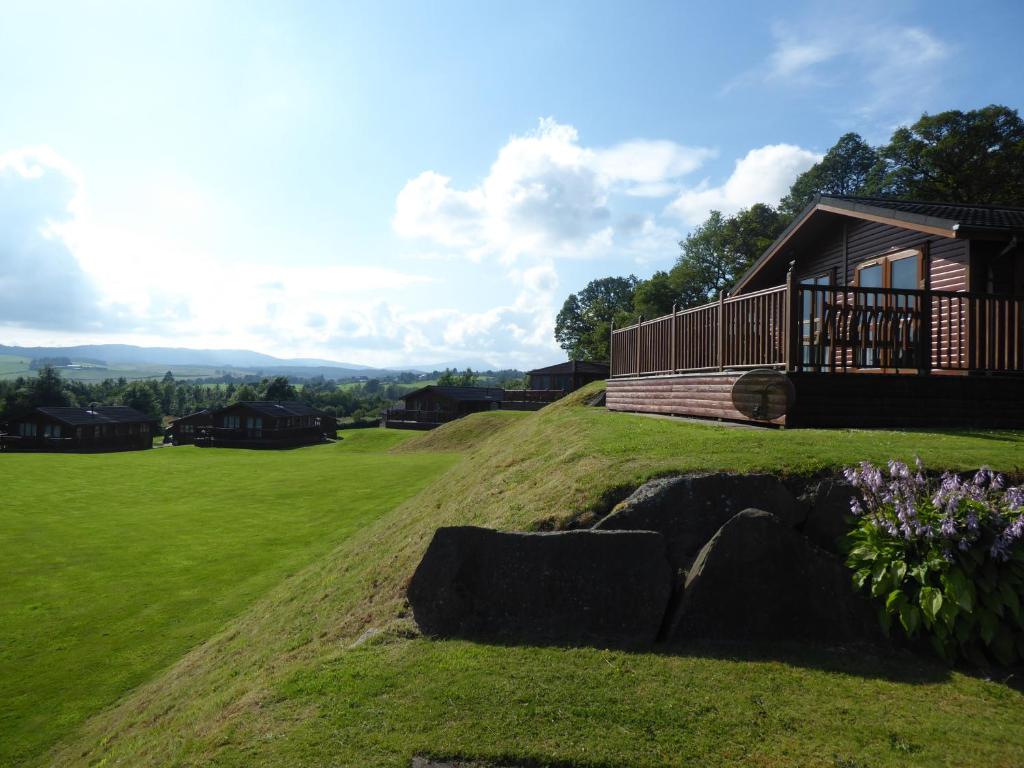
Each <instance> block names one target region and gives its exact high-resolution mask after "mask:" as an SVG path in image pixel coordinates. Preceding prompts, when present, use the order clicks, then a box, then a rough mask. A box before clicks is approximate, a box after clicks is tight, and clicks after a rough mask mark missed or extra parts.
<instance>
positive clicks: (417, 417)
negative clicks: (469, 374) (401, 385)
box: [383, 384, 505, 429]
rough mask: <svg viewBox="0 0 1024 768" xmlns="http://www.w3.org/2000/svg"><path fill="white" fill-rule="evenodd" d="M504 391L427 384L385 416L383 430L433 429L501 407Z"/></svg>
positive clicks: (493, 388)
mask: <svg viewBox="0 0 1024 768" xmlns="http://www.w3.org/2000/svg"><path fill="white" fill-rule="evenodd" d="M504 397H505V390H503V389H501V388H499V387H440V386H437V385H436V384H430V385H428V386H426V387H421V388H420V389H417V390H415V391H413V392H410V393H408V394H407V395H406V396H405V397H403V398H402V401H401V402H400V403H399V405H400V407H398V408H389V409H388V410H387V411H386V412H385V413H384V418H383V424H384V426H385V427H392V428H396V429H433V428H434V427H436V426H438V425H440V424H445V423H447V422H449V421H454V420H455V419H460V418H462V417H463V416H468V415H469V414H471V413H478V412H479V411H492V410H497V409H499V408H500V407H501V401H502V400H503V399H504Z"/></svg>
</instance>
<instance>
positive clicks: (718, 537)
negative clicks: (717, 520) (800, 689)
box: [669, 509, 879, 643]
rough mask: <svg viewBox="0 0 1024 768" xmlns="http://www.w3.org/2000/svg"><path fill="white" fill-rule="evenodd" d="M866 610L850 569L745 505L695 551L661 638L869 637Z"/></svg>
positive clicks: (873, 631) (873, 634)
mask: <svg viewBox="0 0 1024 768" xmlns="http://www.w3.org/2000/svg"><path fill="white" fill-rule="evenodd" d="M878 636H879V629H878V624H877V620H876V618H875V614H874V611H873V610H872V608H871V606H870V605H869V603H868V602H867V600H865V599H864V598H862V597H861V596H859V595H857V594H856V593H855V592H854V590H853V586H852V583H851V580H850V571H849V570H848V569H847V568H846V567H845V566H844V565H843V564H842V563H841V562H840V561H839V560H838V559H837V558H836V557H834V556H833V555H831V554H829V553H828V552H825V551H824V550H822V549H819V548H818V547H816V546H815V545H814V544H812V543H811V542H810V541H808V540H807V539H806V538H804V537H803V536H802V535H800V533H798V532H797V531H794V530H793V529H792V528H790V527H788V526H786V525H783V524H782V523H781V522H780V521H779V519H778V518H777V517H775V516H774V515H772V514H770V513H768V512H763V511H760V510H756V509H747V510H744V511H743V512H740V513H739V514H737V515H736V516H735V517H733V518H732V519H731V520H729V521H728V522H727V523H726V524H725V525H723V526H722V527H721V529H720V530H719V531H718V532H717V533H716V534H715V535H714V536H713V537H712V539H711V540H710V541H709V542H708V543H707V545H706V546H705V547H704V548H703V549H702V550H701V551H700V554H698V556H697V559H696V561H694V564H693V567H692V568H691V569H690V572H689V574H688V575H687V578H686V586H685V589H684V592H683V598H682V601H681V602H680V604H679V606H678V608H677V609H676V611H675V615H674V616H673V617H672V621H671V623H670V626H669V638H670V639H680V638H684V637H703V638H714V639H724V640H812V641H819V642H829V643H837V642H838V643H841V642H850V641H861V640H875V639H877V638H878Z"/></svg>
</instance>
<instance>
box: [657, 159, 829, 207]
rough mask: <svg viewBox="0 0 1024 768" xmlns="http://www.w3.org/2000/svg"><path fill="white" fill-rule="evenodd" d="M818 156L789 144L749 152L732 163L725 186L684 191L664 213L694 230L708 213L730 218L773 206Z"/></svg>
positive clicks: (705, 182) (706, 184) (702, 186)
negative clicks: (753, 207)
mask: <svg viewBox="0 0 1024 768" xmlns="http://www.w3.org/2000/svg"><path fill="white" fill-rule="evenodd" d="M819 160H821V155H819V154H815V153H814V152H811V151H809V150H806V149H803V148H801V147H798V146H795V145H793V144H770V145H768V146H765V147H760V148H758V149H752V150H750V151H749V152H748V153H747V154H746V155H745V156H744V157H742V158H740V159H739V160H737V161H736V165H735V167H734V168H733V172H732V175H730V176H729V178H728V179H726V181H725V183H723V184H721V185H719V186H712V185H711V184H710V182H709V181H708V180H706V179H705V180H704V181H703V182H702V183H701V184H700V185H698V186H697V187H694V188H692V189H687V190H684V191H683V192H682V193H681V194H680V195H679V196H678V197H677V198H676V199H675V200H674V201H673V202H672V203H670V204H669V206H668V211H669V212H670V213H672V214H674V215H676V216H678V217H679V218H680V219H682V220H683V221H684V222H685V223H687V224H689V225H691V226H696V225H697V224H700V223H701V222H702V221H704V219H706V218H707V215H708V213H709V212H710V211H712V210H717V211H721V212H722V213H724V214H727V215H728V214H733V213H736V212H737V211H739V210H740V209H741V208H749V207H750V206H751V205H754V204H755V203H768V204H771V205H774V204H776V203H778V201H779V200H780V199H781V198H782V197H783V196H784V195H785V194H786V193H787V192H788V191H789V188H790V186H791V185H792V184H793V181H794V179H796V177H797V176H798V175H800V174H801V173H802V172H803V171H806V170H807V169H808V168H810V167H811V166H812V165H814V163H816V162H818V161H819Z"/></svg>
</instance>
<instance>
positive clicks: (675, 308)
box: [669, 301, 679, 373]
mask: <svg viewBox="0 0 1024 768" xmlns="http://www.w3.org/2000/svg"><path fill="white" fill-rule="evenodd" d="M678 311H679V308H678V307H677V306H676V303H675V302H674V301H673V302H672V333H671V336H670V338H671V344H672V352H671V354H670V355H669V357H670V358H671V360H672V373H675V372H676V312H678Z"/></svg>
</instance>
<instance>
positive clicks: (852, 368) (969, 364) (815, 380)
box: [607, 197, 1024, 428]
mask: <svg viewBox="0 0 1024 768" xmlns="http://www.w3.org/2000/svg"><path fill="white" fill-rule="evenodd" d="M1022 239H1024V209H1020V208H1009V207H999V206H979V205H946V204H940V203H921V202H911V201H904V200H887V199H868V198H849V197H846V198H842V197H819V198H816V199H815V200H814V201H812V202H811V204H810V205H808V207H807V208H806V209H805V210H804V211H803V212H802V213H801V214H800V215H799V216H798V217H797V218H796V220H795V221H794V222H793V223H792V224H791V225H790V226H789V227H788V228H787V229H786V230H785V231H784V232H783V233H782V235H781V236H780V237H779V238H778V239H777V240H776V241H775V242H774V243H773V244H772V245H771V246H770V247H769V248H768V250H766V251H765V253H764V254H762V255H761V257H760V258H759V259H757V261H756V262H755V263H754V264H753V266H752V267H751V268H750V269H749V270H748V271H747V273H746V274H745V275H743V276H742V277H741V278H740V280H739V281H738V282H737V284H736V286H735V287H734V289H733V290H732V292H731V294H729V295H722V296H720V297H719V298H718V300H717V301H713V302H710V303H708V304H706V305H704V306H700V307H695V308H692V309H686V310H678V311H674V312H673V313H672V314H670V315H666V316H664V317H659V318H655V319H653V320H643V319H641V320H640V321H638V322H637V323H636V324H634V325H631V326H628V327H626V328H618V329H613V331H612V340H611V345H612V360H611V377H610V379H609V381H608V390H607V404H608V407H609V408H610V409H612V410H620V411H637V412H647V413H664V414H676V415H682V416H695V417H705V418H717V419H727V420H735V421H746V422H754V423H762V424H776V425H785V426H794V427H796V426H807V427H866V426H872V427H896V426H900V427H908V426H928V427H941V426H949V427H977V426H980V427H1007V428H1009V427H1014V428H1020V427H1024V397H1022V395H1024V376H1022V374H1024V243H1022ZM751 371H756V372H757V373H755V374H749V372H751ZM745 374H748V375H746V376H745Z"/></svg>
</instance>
